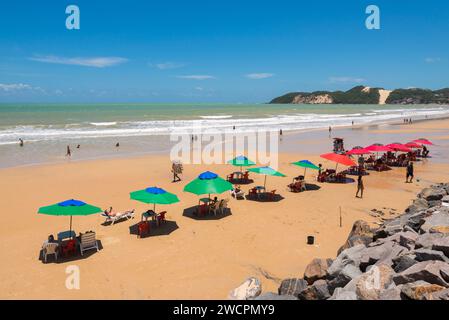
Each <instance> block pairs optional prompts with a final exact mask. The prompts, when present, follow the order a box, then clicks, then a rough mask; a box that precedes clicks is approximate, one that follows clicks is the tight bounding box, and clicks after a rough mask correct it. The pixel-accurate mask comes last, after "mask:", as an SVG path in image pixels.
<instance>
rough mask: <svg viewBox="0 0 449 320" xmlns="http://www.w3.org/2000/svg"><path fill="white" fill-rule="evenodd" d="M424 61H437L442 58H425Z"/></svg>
mask: <svg viewBox="0 0 449 320" xmlns="http://www.w3.org/2000/svg"><path fill="white" fill-rule="evenodd" d="M424 61H425V62H427V63H435V62H440V61H441V58H425V59H424Z"/></svg>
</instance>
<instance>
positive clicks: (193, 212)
mask: <svg viewBox="0 0 449 320" xmlns="http://www.w3.org/2000/svg"><path fill="white" fill-rule="evenodd" d="M197 208H198V206H193V207H190V208H186V209H184V212H183V213H182V215H183V216H184V217H187V218H190V219H194V220H220V219H223V218H226V217H228V216H230V215H232V212H231V209H229V208H225V209H223V213H221V212H217V215H214V214H213V213H212V212H211V213H209V214H206V215H201V216H200V215H198V214H197Z"/></svg>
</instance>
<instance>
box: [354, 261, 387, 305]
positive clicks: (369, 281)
mask: <svg viewBox="0 0 449 320" xmlns="http://www.w3.org/2000/svg"><path fill="white" fill-rule="evenodd" d="M394 274H395V273H394V270H393V269H391V267H390V266H388V265H384V264H382V265H379V266H373V267H371V268H370V269H369V271H367V272H365V273H364V274H362V275H361V276H360V277H358V278H357V279H356V280H355V288H356V290H355V292H356V294H357V297H358V299H359V300H379V299H380V294H381V292H382V291H384V290H385V289H387V288H388V287H389V286H390V285H391V284H392V283H393V275H394Z"/></svg>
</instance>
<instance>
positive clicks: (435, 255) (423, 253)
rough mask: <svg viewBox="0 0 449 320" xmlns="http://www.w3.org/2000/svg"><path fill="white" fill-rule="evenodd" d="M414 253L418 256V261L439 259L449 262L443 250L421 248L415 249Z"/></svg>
mask: <svg viewBox="0 0 449 320" xmlns="http://www.w3.org/2000/svg"><path fill="white" fill-rule="evenodd" d="M413 253H414V254H415V256H416V260H417V261H428V260H439V261H444V262H446V263H447V262H449V259H448V258H446V257H445V256H444V254H443V252H441V251H436V250H430V249H424V248H421V249H417V250H414V251H413Z"/></svg>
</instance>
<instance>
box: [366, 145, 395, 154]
mask: <svg viewBox="0 0 449 320" xmlns="http://www.w3.org/2000/svg"><path fill="white" fill-rule="evenodd" d="M365 149H366V150H368V151H373V152H387V151H393V150H392V149H391V148H389V147H388V146H384V145H381V144H379V143H376V144H372V145H370V146H368V147H366V148H365Z"/></svg>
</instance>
